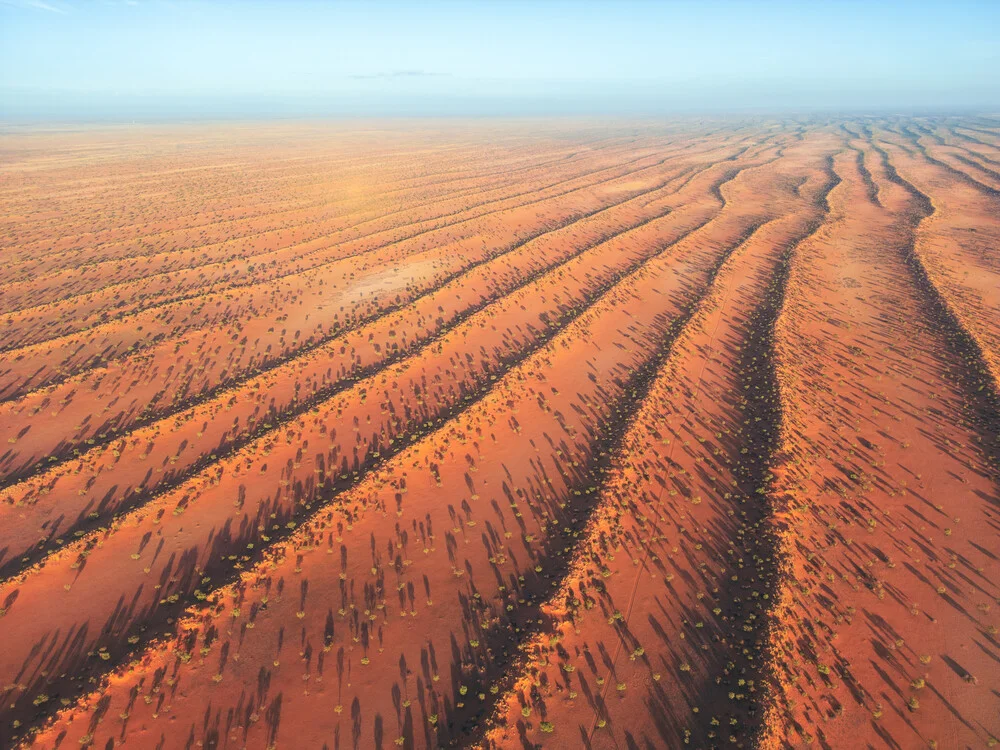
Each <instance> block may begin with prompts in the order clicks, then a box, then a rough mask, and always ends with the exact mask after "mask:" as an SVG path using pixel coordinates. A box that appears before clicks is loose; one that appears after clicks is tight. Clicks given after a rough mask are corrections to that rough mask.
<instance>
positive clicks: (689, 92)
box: [0, 0, 1000, 121]
mask: <svg viewBox="0 0 1000 750" xmlns="http://www.w3.org/2000/svg"><path fill="white" fill-rule="evenodd" d="M998 22H1000V4H998V3H995V2H972V1H969V0H966V1H965V2H953V3H947V4H945V3H931V2H913V3H907V2H886V3H881V4H878V5H875V6H872V5H870V4H865V3H860V2H837V3H827V4H822V5H817V4H800V3H792V2H766V3H740V2H727V1H725V0H716V1H714V2H704V3H695V2H665V3H652V2H637V1H635V0H632V1H628V0H623V1H622V2H597V1H594V2H582V3H581V2H577V3H570V2H559V1H555V0H553V1H549V2H540V3H528V2H510V3H490V4H483V5H473V4H467V3H459V2H450V1H448V0H436V1H435V2H428V3H421V4H417V3H402V2H380V3H361V2H337V3H321V2H308V1H305V0H292V1H290V2H283V3H263V2H245V3H238V2H234V1H233V0H210V1H206V2H193V1H191V2H187V1H185V0H126V1H124V2H115V1H113V0H105V1H104V2H98V1H97V0H94V1H93V2H81V1H72V0H0V119H2V120H6V121H31V120H35V121H37V120H125V121H127V120H132V119H141V120H146V119H154V120H155V119H197V118H219V117H223V118H224V117H250V118H256V117H264V118H267V117H300V116H338V115H340V116H344V115H347V116H351V115H360V116H382V115H471V116H482V115H504V116H519V115H562V114H585V115H622V116H628V115H658V114H669V113H675V114H682V113H718V112H734V111H735V112H746V111H774V110H785V111H788V110H791V111H799V112H804V111H810V110H816V109H823V110H854V111H857V110H873V111H874V110H878V111H886V110H901V111H904V110H905V111H914V110H924V111H927V110H958V109H961V110H969V109H974V110H979V111H997V110H1000V54H998V43H997V41H996V32H997V29H998V28H1000V23H998Z"/></svg>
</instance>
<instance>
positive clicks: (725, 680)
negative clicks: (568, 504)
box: [590, 155, 841, 745]
mask: <svg viewBox="0 0 1000 750" xmlns="http://www.w3.org/2000/svg"><path fill="white" fill-rule="evenodd" d="M824 164H825V171H826V173H827V175H828V179H827V183H826V185H825V186H824V188H823V190H822V192H821V193H820V195H819V196H818V197H817V199H816V203H815V205H816V208H817V209H818V211H819V212H820V215H819V216H817V218H815V219H814V220H813V221H811V222H810V223H809V224H808V225H807V226H806V228H805V230H804V231H803V233H802V234H801V235H800V236H799V237H797V238H795V239H793V240H791V241H790V242H789V243H788V244H787V245H786V247H785V248H784V249H783V250H782V251H781V255H780V258H779V260H778V263H777V265H776V267H775V268H774V269H773V270H772V271H771V276H770V279H769V282H768V284H767V286H766V289H765V292H764V296H763V298H762V299H761V300H760V302H759V304H758V305H757V306H756V307H755V308H754V309H753V310H752V311H751V313H750V315H749V317H748V319H747V322H746V323H745V325H744V339H743V344H742V346H741V347H740V349H739V352H740V353H739V357H738V360H737V366H736V372H737V374H738V376H739V382H740V388H739V391H738V394H739V397H740V407H739V411H740V412H741V417H740V421H739V423H738V428H737V440H738V442H737V447H739V446H740V445H741V446H742V449H741V451H740V454H741V455H742V456H743V457H742V458H741V459H740V460H738V461H736V462H734V463H733V472H734V478H735V480H736V481H737V483H738V484H737V490H738V491H739V493H740V497H741V499H740V503H741V504H742V505H743V506H744V507H743V508H741V509H740V510H739V518H740V521H739V528H738V529H737V530H736V532H735V536H734V537H733V538H732V539H730V540H729V541H730V543H731V545H732V546H731V550H730V551H731V553H732V556H733V560H732V561H731V562H732V563H733V564H734V565H735V566H736V567H738V569H739V570H740V571H741V572H740V573H739V579H738V581H733V580H732V579H731V577H730V576H726V578H725V579H724V580H723V581H721V586H720V589H721V592H720V594H719V596H718V606H719V608H720V609H721V610H722V613H721V615H720V618H721V619H720V621H721V622H722V623H726V624H728V628H724V629H722V631H723V632H722V634H721V635H720V636H714V637H713V640H714V641H715V644H714V648H716V649H719V648H723V645H720V644H724V647H725V650H726V652H727V654H728V662H727V666H726V667H724V668H723V669H722V672H721V673H720V674H716V675H714V679H713V680H711V681H706V682H705V683H704V684H703V685H702V688H701V690H700V691H699V696H698V698H697V699H696V705H698V706H699V707H701V708H702V710H705V709H706V707H711V708H710V710H709V711H708V714H710V715H711V716H722V715H723V714H724V713H726V708H727V707H733V706H734V705H735V707H736V709H737V710H738V711H742V712H744V713H743V714H742V715H741V717H740V718H742V719H744V720H746V719H748V718H749V719H750V720H753V721H754V722H755V723H754V724H753V725H752V726H749V727H744V726H741V727H739V728H740V729H747V730H748V732H747V734H748V735H749V736H751V737H753V738H755V741H754V743H753V744H754V745H755V744H756V738H759V736H760V735H761V731H762V726H761V725H759V724H757V723H756V721H757V720H758V719H760V718H762V716H758V710H759V708H760V706H759V696H761V695H763V691H761V690H756V692H755V690H754V688H753V687H749V686H758V685H760V684H761V682H762V678H763V677H764V676H765V675H766V669H767V666H766V659H765V656H766V654H765V652H766V648H767V645H768V638H767V636H768V629H767V627H768V621H767V615H768V613H769V612H770V608H771V606H772V605H773V603H774V601H775V598H774V596H775V592H776V591H777V576H778V557H777V550H778V542H777V537H776V535H775V533H774V530H773V528H772V527H771V525H770V523H769V521H770V518H771V516H772V513H773V509H772V507H771V504H770V501H769V495H768V493H769V484H770V481H771V479H772V475H771V468H772V466H773V459H774V455H775V452H776V451H777V449H778V446H779V440H780V435H781V425H782V415H783V412H782V407H781V397H780V392H779V388H778V379H777V368H776V357H775V352H774V334H775V326H776V324H777V321H778V317H779V316H780V314H781V311H782V309H783V307H784V304H785V296H786V291H787V283H788V278H789V274H790V270H791V263H792V259H793V258H794V255H795V253H796V251H797V249H798V247H799V245H801V244H802V243H803V242H805V241H806V240H808V239H809V238H810V237H812V236H814V235H815V234H816V232H817V231H818V230H819V229H820V227H821V226H823V224H824V223H825V221H826V220H827V219H828V218H829V215H830V206H829V203H828V196H829V194H830V192H831V191H832V190H833V189H834V188H835V187H836V186H837V185H838V184H839V183H840V181H841V180H840V177H839V176H838V175H837V174H836V172H834V171H833V168H832V164H833V156H832V155H829V156H827V158H826V160H825V162H824ZM720 268H721V266H720ZM718 270H719V269H716V273H717V271H718ZM714 278H715V274H713V281H714ZM700 303H701V301H700V300H699V304H700ZM732 452H733V453H735V451H732ZM733 550H736V551H733ZM744 560H746V561H748V564H749V566H750V567H751V570H750V571H749V573H748V574H744V573H743V572H742V571H743V570H744V565H743V562H742V561H744ZM645 566H646V560H643V563H642V565H641V566H640V570H641V569H642V568H645ZM636 583H637V584H638V579H637V581H636ZM629 605H630V606H629V609H630V610H631V602H630V603H629ZM627 625H628V614H627V615H626V620H625V622H624V624H623V626H622V627H623V628H624V629H625V630H624V632H623V633H621V634H619V635H620V640H619V647H618V649H617V650H616V653H615V659H614V660H613V664H612V667H611V669H612V671H613V670H614V667H615V664H617V658H618V656H620V653H621V646H622V644H623V643H625V641H626V634H627ZM741 681H742V682H741ZM609 689H610V683H609V684H608V685H607V686H605V688H604V691H603V693H602V698H603V695H604V694H606V693H607V691H608V690H609ZM651 690H652V691H653V693H654V694H653V695H652V696H651V697H650V699H649V700H650V701H652V702H654V703H658V704H659V705H660V706H662V707H663V712H664V714H667V713H668V710H667V708H668V706H669V704H670V702H671V699H670V698H669V697H668V696H667V695H666V693H665V692H664V691H663V689H662V687H661V686H659V685H657V684H653V685H651ZM730 693H732V694H734V699H733V700H735V701H737V703H735V704H734V703H733V701H732V700H730V699H729V695H730ZM747 693H749V695H748V694H747ZM723 695H724V696H726V698H725V700H723V698H722V697H721V696H723ZM705 718H707V716H706V717H705ZM595 729H596V727H595V726H592V727H591V731H590V739H592V738H593V733H594V731H595ZM733 731H735V728H734V730H733ZM695 739H696V742H700V741H704V740H705V738H704V737H696V738H695Z"/></svg>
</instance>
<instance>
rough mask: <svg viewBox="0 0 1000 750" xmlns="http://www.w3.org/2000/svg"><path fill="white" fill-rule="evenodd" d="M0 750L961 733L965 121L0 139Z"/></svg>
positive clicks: (970, 418)
mask: <svg viewBox="0 0 1000 750" xmlns="http://www.w3.org/2000/svg"><path fill="white" fill-rule="evenodd" d="M0 206H2V208H0V247H2V249H0V253H2V263H0V332H2V335H0V644H2V645H0V745H2V746H3V747H9V748H13V747H33V748H56V747H63V748H69V747H78V746H83V747H94V748H105V749H110V748H117V747H131V748H154V747H155V748H164V749H166V748H194V747H199V748H201V747H207V748H244V747H247V748H307V747H308V748H314V747H315V748H331V750H332V749H333V748H386V749H388V748H390V747H396V746H399V747H403V748H436V747H477V748H495V749H497V750H499V749H501V748H537V747H550V746H551V747H565V748H571V747H583V748H630V749H631V748H643V749H645V748H680V747H692V748H710V747H738V748H757V747H759V748H766V749H771V748H797V747H804V746H807V745H812V746H815V747H821V748H879V749H881V748H894V749H896V750H907V749H908V748H923V747H938V748H942V749H943V748H980V747H990V746H993V745H995V744H996V743H997V741H998V740H1000V636H998V626H1000V615H998V606H1000V120H997V119H995V118H992V119H991V118H986V117H972V116H966V117H925V118H891V117H881V118H876V117H858V118H843V119H834V118H815V119H798V120H768V119H750V118H748V119H745V120H710V119H705V120H697V121H696V120H678V121H675V122H650V121H641V122H634V123H633V122H629V123H621V122H619V123H615V124H613V125H608V124H606V123H601V122H599V121H596V120H595V121H583V120H578V121H571V120H563V121H558V120H553V121H546V122H537V121H532V122H526V121H489V120H479V121H468V122H457V121H448V120H441V121H436V120H423V121H420V120H415V121H386V122H374V121H371V122H366V121H354V122H337V123H326V122H312V123H292V122H289V123H281V124H263V123H259V124H245V123H229V124H213V125H207V124H205V125H176V126H170V127H167V126H152V125H142V126H131V127H88V128H68V127H65V128H48V129H29V128H13V127H8V128H6V129H5V130H3V132H2V133H0Z"/></svg>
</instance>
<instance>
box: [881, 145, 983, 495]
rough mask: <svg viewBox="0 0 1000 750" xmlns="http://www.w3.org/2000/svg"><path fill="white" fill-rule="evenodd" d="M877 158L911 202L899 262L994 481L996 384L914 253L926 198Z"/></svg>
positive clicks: (926, 213)
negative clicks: (944, 355) (941, 343)
mask: <svg viewBox="0 0 1000 750" xmlns="http://www.w3.org/2000/svg"><path fill="white" fill-rule="evenodd" d="M875 148H876V150H878V151H879V153H880V154H881V156H882V164H883V167H884V169H885V172H886V175H887V176H888V178H889V180H890V181H892V182H894V183H896V184H897V185H899V186H900V187H902V188H903V189H904V190H906V191H907V192H908V193H909V194H910V195H911V196H912V197H913V200H914V202H915V204H916V207H917V208H916V210H915V211H913V212H912V213H911V214H910V216H908V217H907V221H908V223H909V224H910V237H909V239H908V240H907V243H906V246H905V247H904V248H903V251H902V252H903V260H904V262H905V263H906V266H907V267H908V268H909V269H910V272H911V273H912V274H913V282H914V284H915V286H916V287H917V289H918V290H919V291H920V298H921V302H922V303H923V304H924V306H925V308H926V310H927V313H926V314H927V317H928V319H929V320H930V321H932V322H933V323H934V324H935V325H936V326H937V327H938V329H939V330H940V331H941V334H942V336H943V337H944V339H945V342H946V343H947V347H948V349H949V353H950V355H951V357H950V361H951V362H953V363H954V367H953V368H948V370H947V373H948V375H949V376H950V377H954V379H955V381H956V383H957V385H958V387H959V388H960V389H961V390H962V391H963V392H964V393H965V396H966V399H965V402H964V404H963V405H964V407H965V411H966V419H968V421H969V425H970V427H971V429H972V431H973V432H975V433H976V434H977V435H978V439H979V443H980V448H981V450H982V452H983V454H984V456H985V457H986V464H987V465H988V466H989V467H990V468H991V470H992V471H993V473H994V475H995V476H996V477H997V479H998V481H1000V384H998V383H997V382H996V380H994V378H993V376H992V374H991V373H990V370H989V367H987V364H986V357H985V356H984V354H983V350H982V348H981V347H980V345H979V343H978V342H977V341H976V340H975V338H974V337H973V336H972V334H971V333H970V332H969V330H968V329H967V328H966V327H965V325H964V324H963V323H962V321H961V320H960V319H959V317H958V315H957V314H956V313H955V311H954V309H953V308H952V306H951V305H950V304H949V303H948V300H947V298H946V297H945V296H944V294H942V292H941V290H940V289H939V288H938V286H937V285H936V284H935V283H934V281H933V280H932V279H931V277H930V275H929V274H928V273H927V267H926V266H925V265H924V262H923V259H922V258H921V257H920V254H919V253H918V252H917V249H916V243H917V232H918V229H919V227H920V224H921V222H923V220H924V219H926V218H928V217H930V216H932V215H933V214H934V211H935V209H934V204H933V203H932V202H931V199H930V198H929V197H928V196H927V195H925V194H924V193H923V192H921V191H920V190H919V189H917V187H916V186H914V185H913V184H912V183H911V182H909V181H908V180H906V179H904V178H903V177H901V176H900V175H899V173H898V172H897V171H896V168H895V167H894V166H893V165H892V162H891V161H890V159H889V155H888V154H887V153H886V151H885V150H884V149H881V148H878V147H875Z"/></svg>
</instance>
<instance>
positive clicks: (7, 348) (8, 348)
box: [0, 154, 672, 353]
mask: <svg viewBox="0 0 1000 750" xmlns="http://www.w3.org/2000/svg"><path fill="white" fill-rule="evenodd" d="M651 158H653V155H652V154H647V155H645V156H641V157H639V158H637V159H630V160H627V161H624V162H621V163H620V164H616V165H614V166H610V167H602V168H601V169H595V170H592V171H589V172H584V173H582V174H579V175H576V176H574V177H569V178H567V179H564V180H558V181H557V182H553V183H550V184H549V185H546V186H544V187H540V188H535V189H531V190H524V191H522V192H520V193H513V194H511V195H508V196H505V197H503V198H493V199H491V200H486V201H483V202H481V203H475V204H473V205H472V206H468V207H466V208H462V209H458V210H456V211H452V212H450V213H446V214H439V215H437V216H433V217H430V218H428V219H422V220H419V221H416V222H408V223H406V224H401V225H399V226H398V227H390V228H388V229H379V230H376V231H374V232H370V233H368V234H362V235H359V236H357V237H352V238H350V239H346V240H341V241H339V242H333V243H332V244H329V245H325V246H324V247H318V248H315V249H313V250H310V251H309V252H307V253H305V254H303V255H299V256H297V257H296V258H295V261H296V262H298V261H300V260H302V259H303V258H308V257H310V256H312V255H316V254H318V253H323V252H326V251H329V250H332V249H334V248H336V247H339V246H340V245H342V244H345V243H348V242H356V241H358V240H363V239H365V238H367V237H371V236H373V235H376V234H380V233H382V232H392V231H404V230H405V228H406V227H409V226H411V225H413V224H423V223H426V222H430V221H440V220H442V219H449V218H452V217H454V216H457V215H459V214H462V213H468V212H470V211H474V210H476V209H478V208H482V207H484V206H490V205H492V204H495V203H503V202H505V201H512V200H517V199H518V198H523V197H524V196H526V195H533V194H536V193H538V192H540V191H542V190H549V189H551V188H554V187H558V186H559V185H565V184H566V183H568V182H573V181H575V180H585V179H587V178H589V177H592V176H593V175H597V174H600V173H601V172H607V171H610V170H614V169H622V168H624V167H628V166H630V165H632V164H635V163H636V162H639V161H643V160H644V159H651ZM670 158H672V157H666V158H664V159H662V160H661V161H659V162H657V163H656V164H651V165H649V166H647V167H641V168H639V169H637V170H635V171H632V172H625V173H624V174H622V175H618V176H616V177H612V178H609V179H605V180H597V181H596V182H594V183H591V184H588V185H586V186H582V187H577V188H572V189H570V190H566V191H564V192H562V193H557V194H556V195H551V196H546V197H544V198H539V199H537V200H531V201H527V202H525V203H519V204H517V205H515V206H509V207H507V208H500V209H494V210H490V211H484V212H483V213H480V214H476V215H474V216H469V217H466V218H464V219H459V220H457V221H450V222H445V223H444V224H440V225H435V226H433V227H429V228H426V229H421V230H419V231H416V232H414V233H413V234H409V235H407V236H405V237H400V238H398V239H394V240H391V241H388V242H384V243H382V244H380V245H376V246H375V247H371V248H367V249H365V250H361V251H359V252H357V253H352V254H350V255H345V256H342V257H339V258H334V259H331V260H329V261H326V262H323V263H319V264H317V265H315V266H312V267H310V268H306V269H301V270H295V271H289V272H288V273H284V274H279V275H276V276H273V277H270V278H267V279H263V280H260V281H250V282H247V283H245V284H228V285H227V284H226V282H225V281H221V282H217V283H218V284H220V285H221V288H219V289H213V290H211V291H203V290H202V291H193V292H192V293H191V294H186V295H181V296H177V297H173V298H170V299H167V300H163V301H160V302H156V303H153V304H150V305H146V306H144V307H143V308H142V309H141V310H138V311H131V312H123V313H120V314H118V315H112V316H109V317H108V318H107V319H105V320H102V321H101V322H100V323H98V324H97V325H104V324H106V323H111V322H114V321H118V320H122V319H124V318H127V317H130V316H133V315H137V314H139V313H144V312H147V311H149V310H155V309H159V308H161V307H165V306H167V305H169V304H174V303H180V302H184V301H186V300H190V299H195V298H198V297H202V296H204V295H206V294H212V293H220V292H224V291H228V290H230V289H243V288H247V287H253V286H259V285H262V284H267V283H272V282H275V281H280V280H281V279H285V278H288V277H290V276H297V275H301V274H304V273H307V272H309V271H314V270H316V269H319V268H324V267H326V266H328V265H331V264H333V263H337V262H340V261H344V260H349V259H351V258H357V257H360V256H362V255H366V254H368V253H371V252H375V251H377V250H382V249H385V248H387V247H392V246H393V245H398V244H399V243H401V242H405V241H408V240H412V239H414V238H416V237H420V236H422V235H424V234H428V233H429V232H436V231H439V230H441V229H447V228H449V227H453V226H458V225H461V224H465V223H468V222H470V221H474V220H476V219H480V218H484V217H487V216H493V215H495V214H499V213H502V212H503V211H510V210H515V209H518V208H524V207H526V206H531V205H535V204H537V203H541V202H544V201H547V200H553V199H555V198H561V197H563V196H566V195H569V194H570V193H573V192H578V191H580V190H586V189H592V188H595V187H597V186H599V185H601V184H603V183H604V182H609V181H610V180H615V179H621V178H623V177H628V176H630V175H634V174H638V173H640V172H643V171H645V170H648V169H655V168H656V167H659V166H661V165H663V164H664V163H665V162H666V161H668V160H669V159H670ZM469 192H473V193H474V192H482V188H480V189H478V190H470V191H469ZM458 197H459V198H460V197H462V196H458ZM449 200H455V198H453V197H447V198H443V199H440V200H433V201H429V202H427V203H424V204H420V205H419V206H417V207H416V208H418V209H419V208H425V207H427V206H433V205H435V204H437V203H442V202H446V201H449ZM411 210H412V209H411ZM388 215H390V216H391V215H392V214H388ZM382 218H384V217H381V216H380V217H375V218H373V219H369V220H366V221H363V222H361V223H360V224H355V225H353V226H351V227H347V228H345V229H343V230H336V231H349V230H351V229H354V228H355V227H358V226H361V225H362V224H367V223H370V222H373V221H379V220H381V219H382ZM302 226H306V225H305V224H302V225H296V226H293V227H287V228H279V229H273V230H268V231H266V232H261V233H258V234H256V235H250V236H248V237H241V238H238V239H239V241H241V242H242V241H247V240H250V239H253V238H254V237H258V236H263V235H264V234H269V233H273V232H284V231H289V232H291V231H296V230H298V229H299V228H300V227H302ZM316 239H319V238H318V237H314V238H312V239H311V240H302V241H300V242H296V243H293V244H291V245H286V246H285V247H282V248H276V249H273V250H263V251H261V252H259V253H254V254H252V255H240V256H238V257H237V256H235V255H234V256H233V257H230V258H227V259H224V260H218V261H211V262H208V263H202V264H195V265H190V266H185V267H182V268H175V269H171V270H169V271H162V272H159V273H152V274H148V275H146V276H137V277H134V278H131V279H126V280H124V281H119V282H115V283H114V284H108V285H107V286H104V287H101V288H100V289H94V290H89V291H87V292H81V293H78V294H70V295H67V296H65V297H61V298H59V299H56V300H52V301H50V302H45V303H41V304H38V305H28V306H25V307H20V308H17V309H14V310H9V311H5V313H10V314H12V313H17V312H28V311H31V310H39V309H42V308H45V307H48V306H51V305H55V304H59V303H65V302H68V301H70V300H73V299H76V298H78V297H84V296H87V295H89V294H97V293H101V292H105V291H109V290H112V289H115V288H116V287H119V286H124V285H127V284H134V283H138V282H141V281H144V280H148V279H152V278H156V277H157V276H165V275H170V274H173V273H179V272H181V271H196V270H201V269H206V268H210V267H213V266H222V265H226V264H227V263H233V262H239V261H248V262H253V260H254V258H257V257H258V256H260V255H268V254H271V253H274V252H278V251H281V250H287V249H289V248H292V247H296V246H298V245H301V244H303V243H304V242H312V241H314V240H316ZM211 244H221V243H211ZM202 247H204V245H199V246H197V247H193V248H188V249H192V250H199V249H201V248H202ZM170 252H171V251H169V250H167V251H160V252H157V253H152V254H150V255H149V256H129V259H130V260H131V259H134V258H137V257H154V256H156V255H169V254H170ZM234 253H235V251H234ZM115 262H118V261H116V260H106V261H99V263H115ZM97 264H98V263H94V264H86V263H85V264H81V265H80V266H77V268H84V267H87V266H88V265H97ZM187 330H192V328H188V329H187ZM80 333H82V332H81V331H74V332H70V333H65V334H59V335H56V336H52V337H50V338H47V339H42V340H39V341H35V342H33V343H27V344H16V345H7V344H3V343H0V353H6V352H13V351H17V350H19V349H24V348H28V347H31V346H37V345H39V344H42V343H45V342H47V341H56V340H58V339H61V338H67V337H69V336H73V335H79V334H80Z"/></svg>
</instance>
